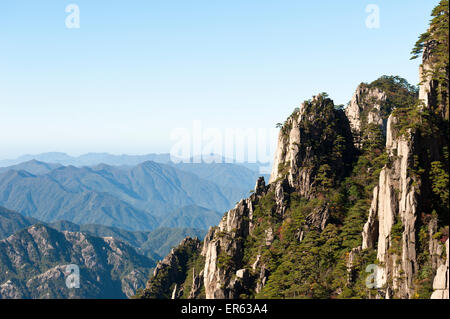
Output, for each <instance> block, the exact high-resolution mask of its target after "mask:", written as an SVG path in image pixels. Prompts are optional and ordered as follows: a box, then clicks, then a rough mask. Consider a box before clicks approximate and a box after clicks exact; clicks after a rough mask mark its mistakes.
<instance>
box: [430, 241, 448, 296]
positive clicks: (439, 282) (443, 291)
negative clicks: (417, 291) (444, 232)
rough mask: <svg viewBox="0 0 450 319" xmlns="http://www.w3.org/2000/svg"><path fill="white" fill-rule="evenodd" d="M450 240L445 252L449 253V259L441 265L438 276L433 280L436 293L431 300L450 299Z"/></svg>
mask: <svg viewBox="0 0 450 319" xmlns="http://www.w3.org/2000/svg"><path fill="white" fill-rule="evenodd" d="M448 249H449V247H448V239H447V241H446V242H445V251H446V252H447V256H446V257H447V258H446V260H445V263H443V264H441V265H440V266H439V267H438V269H437V271H436V276H435V277H434V280H433V289H434V292H433V294H432V295H431V299H449V294H448V292H449V267H448V257H449V251H448Z"/></svg>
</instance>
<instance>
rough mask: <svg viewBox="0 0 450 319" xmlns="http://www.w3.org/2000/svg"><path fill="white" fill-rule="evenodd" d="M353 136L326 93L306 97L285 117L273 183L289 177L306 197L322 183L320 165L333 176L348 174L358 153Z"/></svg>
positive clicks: (290, 185) (291, 185)
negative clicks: (320, 180) (317, 178)
mask: <svg viewBox="0 0 450 319" xmlns="http://www.w3.org/2000/svg"><path fill="white" fill-rule="evenodd" d="M352 143H353V137H352V134H351V130H350V125H349V121H348V120H347V118H346V116H345V114H344V112H343V111H342V110H340V109H337V108H335V106H334V103H333V101H332V100H331V99H329V98H328V97H327V95H326V93H322V94H319V95H316V96H314V97H313V98H312V100H309V101H305V102H304V103H302V104H301V105H300V107H299V108H298V109H296V110H295V111H294V112H293V113H292V115H291V116H289V117H288V119H287V120H286V121H285V123H284V125H283V126H282V128H281V129H280V133H279V136H278V147H277V149H276V152H275V158H274V163H273V167H272V173H271V176H270V180H269V183H277V182H282V181H283V180H284V179H286V180H287V184H288V186H289V187H291V188H293V189H295V190H296V191H297V192H298V193H299V194H300V195H301V196H304V197H306V198H308V197H310V196H312V195H313V193H314V192H315V188H316V187H317V186H319V183H318V181H316V180H315V177H316V175H317V174H318V173H319V171H320V169H323V170H326V171H327V172H325V173H326V174H328V175H329V177H330V178H332V179H340V178H342V177H343V176H345V175H346V174H348V169H349V167H350V166H351V163H352V162H353V160H354V157H355V153H356V152H355V149H354V146H353V144H352Z"/></svg>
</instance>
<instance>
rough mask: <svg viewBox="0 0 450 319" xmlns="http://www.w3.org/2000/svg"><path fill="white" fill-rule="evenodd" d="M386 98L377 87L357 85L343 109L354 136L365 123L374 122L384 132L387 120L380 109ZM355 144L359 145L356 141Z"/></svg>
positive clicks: (356, 135) (357, 134) (358, 133)
mask: <svg viewBox="0 0 450 319" xmlns="http://www.w3.org/2000/svg"><path fill="white" fill-rule="evenodd" d="M386 100H387V95H386V93H385V92H383V91H382V90H380V89H379V88H376V87H374V88H369V87H368V86H367V84H364V83H362V84H360V85H359V86H358V88H357V89H356V92H355V93H354V94H353V96H352V99H351V101H350V104H349V105H348V106H347V108H346V109H345V115H346V116H347V118H348V120H349V122H350V126H351V128H352V132H353V134H354V135H355V137H358V136H359V135H360V134H361V131H362V128H363V126H364V125H366V124H375V125H377V126H379V127H381V129H382V131H383V132H384V133H386V124H387V121H386V119H385V118H383V117H382V116H381V109H382V107H383V105H384V104H385V103H386ZM356 144H357V145H358V146H359V142H358V141H356Z"/></svg>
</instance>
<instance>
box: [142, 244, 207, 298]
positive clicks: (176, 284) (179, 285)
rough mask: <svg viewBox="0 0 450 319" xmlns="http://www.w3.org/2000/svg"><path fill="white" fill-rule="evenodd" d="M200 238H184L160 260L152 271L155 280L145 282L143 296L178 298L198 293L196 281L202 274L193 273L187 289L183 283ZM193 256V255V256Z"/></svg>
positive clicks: (197, 249)
mask: <svg viewBox="0 0 450 319" xmlns="http://www.w3.org/2000/svg"><path fill="white" fill-rule="evenodd" d="M200 244H201V242H200V240H198V239H197V238H194V239H193V238H190V237H187V238H185V239H184V240H183V241H182V242H181V243H180V245H179V246H178V247H177V248H174V249H172V251H171V252H170V253H169V254H168V255H167V256H166V257H165V258H164V259H163V260H162V261H160V262H159V263H158V264H157V266H156V268H155V270H154V271H153V278H155V280H152V281H149V282H148V283H147V286H146V289H145V294H144V295H143V297H145V298H152V299H168V298H172V299H179V298H181V297H182V296H183V294H185V293H187V294H189V295H192V296H193V297H195V296H197V295H198V293H199V292H198V289H199V287H198V281H199V280H201V277H202V274H201V273H200V274H199V275H195V273H194V274H193V278H192V279H191V282H192V287H191V289H187V287H185V286H184V285H183V284H184V282H185V280H186V277H187V272H188V264H189V262H191V261H192V260H193V259H194V258H195V257H197V255H198V251H199V249H200ZM194 256H195V257H194Z"/></svg>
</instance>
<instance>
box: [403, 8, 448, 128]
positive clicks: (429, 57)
mask: <svg viewBox="0 0 450 319" xmlns="http://www.w3.org/2000/svg"><path fill="white" fill-rule="evenodd" d="M431 16H432V17H433V18H432V19H431V21H430V27H429V29H428V31H427V32H425V33H423V34H421V35H420V37H419V40H418V41H417V42H416V45H415V46H414V48H413V50H412V52H411V54H412V55H413V56H412V57H411V59H417V58H419V57H421V56H422V55H423V59H424V61H429V62H431V64H432V65H433V68H432V70H431V75H432V78H433V79H434V80H435V81H437V82H438V87H439V90H438V96H437V98H438V104H439V107H440V109H442V111H443V115H444V118H445V119H446V120H448V119H449V80H448V79H449V43H448V42H449V41H448V28H449V3H448V0H441V1H440V3H439V4H438V5H437V6H436V7H435V8H434V9H433V11H432V13H431Z"/></svg>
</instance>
